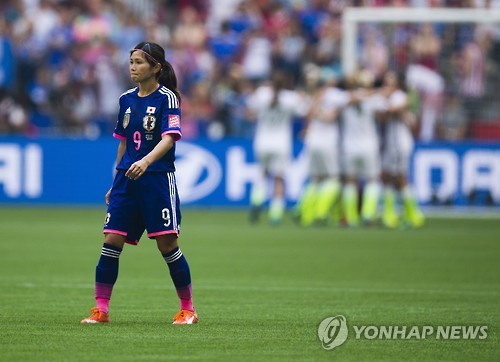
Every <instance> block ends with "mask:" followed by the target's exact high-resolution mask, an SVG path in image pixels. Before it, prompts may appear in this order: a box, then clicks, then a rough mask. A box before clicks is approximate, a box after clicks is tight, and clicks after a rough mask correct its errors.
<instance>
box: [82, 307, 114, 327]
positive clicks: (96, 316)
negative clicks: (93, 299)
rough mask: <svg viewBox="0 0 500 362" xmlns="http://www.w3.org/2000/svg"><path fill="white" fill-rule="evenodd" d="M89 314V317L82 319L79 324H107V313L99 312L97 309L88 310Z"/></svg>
mask: <svg viewBox="0 0 500 362" xmlns="http://www.w3.org/2000/svg"><path fill="white" fill-rule="evenodd" d="M90 312H91V313H92V314H91V315H90V317H87V318H85V319H82V321H81V322H80V323H82V324H88V323H109V315H108V314H107V313H103V312H100V311H99V309H98V308H97V307H94V308H92V309H90Z"/></svg>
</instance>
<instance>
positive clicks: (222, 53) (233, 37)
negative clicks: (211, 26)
mask: <svg viewBox="0 0 500 362" xmlns="http://www.w3.org/2000/svg"><path fill="white" fill-rule="evenodd" d="M241 41H242V39H241V36H240V35H239V34H238V33H237V32H236V31H234V30H232V29H231V26H230V24H229V22H228V21H223V22H222V24H221V27H220V32H219V33H218V34H216V35H214V36H213V37H212V38H211V39H210V41H209V43H210V50H211V51H212V54H213V55H214V57H215V58H216V59H217V61H218V62H220V63H221V64H222V65H223V67H224V68H226V67H228V66H229V65H230V64H231V63H232V62H233V61H235V59H236V56H237V54H238V51H239V50H240V46H241Z"/></svg>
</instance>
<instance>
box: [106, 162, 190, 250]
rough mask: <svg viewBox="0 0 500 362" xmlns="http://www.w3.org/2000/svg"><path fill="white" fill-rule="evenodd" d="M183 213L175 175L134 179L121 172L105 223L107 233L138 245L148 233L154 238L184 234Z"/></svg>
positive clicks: (151, 174) (163, 173)
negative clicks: (182, 230) (182, 229)
mask: <svg viewBox="0 0 500 362" xmlns="http://www.w3.org/2000/svg"><path fill="white" fill-rule="evenodd" d="M180 224H181V211H180V207H179V195H178V192H177V185H176V181H175V174H174V173H173V172H146V173H144V174H143V175H142V176H141V177H139V179H137V180H130V179H129V178H128V177H126V176H125V171H124V170H118V172H117V174H116V176H115V179H114V181H113V187H112V189H111V195H110V198H109V206H108V210H107V213H106V218H105V220H104V230H103V232H104V233H105V234H107V233H112V234H118V235H123V236H125V238H126V242H127V243H129V244H137V243H138V242H139V240H140V238H141V236H142V234H143V233H144V230H147V235H148V237H149V238H150V239H154V238H155V237H156V236H158V235H163V234H176V235H177V236H178V235H179V233H180Z"/></svg>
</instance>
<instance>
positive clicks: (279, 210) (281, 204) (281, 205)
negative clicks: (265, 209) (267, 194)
mask: <svg viewBox="0 0 500 362" xmlns="http://www.w3.org/2000/svg"><path fill="white" fill-rule="evenodd" d="M284 213H285V200H283V199H282V198H273V199H272V200H271V204H270V205H269V219H270V220H271V221H272V222H280V221H281V220H282V219H283V214H284Z"/></svg>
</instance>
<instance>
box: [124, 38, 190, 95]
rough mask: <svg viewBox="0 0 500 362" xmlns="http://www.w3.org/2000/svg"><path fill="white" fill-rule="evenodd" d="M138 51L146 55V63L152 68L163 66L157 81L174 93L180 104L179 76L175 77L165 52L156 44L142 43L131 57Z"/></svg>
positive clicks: (136, 47) (157, 75)
mask: <svg viewBox="0 0 500 362" xmlns="http://www.w3.org/2000/svg"><path fill="white" fill-rule="evenodd" d="M137 50H139V51H141V52H142V53H143V54H144V55H145V58H146V61H147V62H148V63H149V64H150V65H151V66H153V67H154V66H156V65H157V64H160V65H161V69H160V71H159V72H158V73H156V80H157V81H158V83H160V84H161V85H163V86H165V87H167V88H168V89H170V90H171V91H172V92H174V94H175V95H176V96H177V99H178V100H179V103H180V102H181V94H180V92H179V90H178V89H177V76H176V75H175V71H174V68H173V67H172V64H170V63H169V62H168V61H166V60H165V50H164V49H163V48H162V47H161V46H160V45H158V44H156V43H151V42H142V43H139V44H137V45H136V46H135V47H134V49H132V50H131V51H130V55H132V53H133V52H135V51H137Z"/></svg>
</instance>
